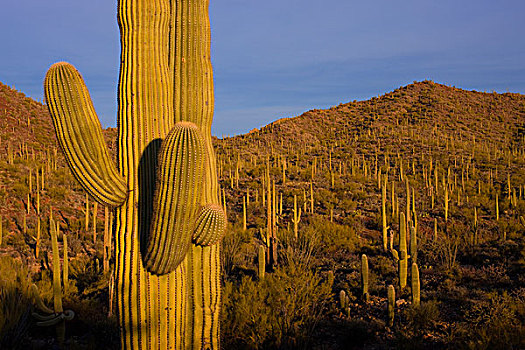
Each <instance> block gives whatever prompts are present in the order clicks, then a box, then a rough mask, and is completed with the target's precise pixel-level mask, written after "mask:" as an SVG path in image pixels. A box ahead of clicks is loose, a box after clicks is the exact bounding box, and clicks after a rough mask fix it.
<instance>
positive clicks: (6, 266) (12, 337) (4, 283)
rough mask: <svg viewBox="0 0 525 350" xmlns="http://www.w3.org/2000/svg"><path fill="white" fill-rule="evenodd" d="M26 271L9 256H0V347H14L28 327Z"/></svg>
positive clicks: (28, 301)
mask: <svg viewBox="0 0 525 350" xmlns="http://www.w3.org/2000/svg"><path fill="white" fill-rule="evenodd" d="M28 290H29V282H28V279H27V271H26V270H25V269H24V268H23V267H22V265H21V264H20V262H18V261H15V260H14V259H13V258H12V257H10V256H2V257H0V348H1V349H15V348H17V347H18V346H19V345H20V342H21V340H22V339H23V337H24V335H25V333H26V331H27V329H28V327H29V315H30V308H31V302H30V300H29V296H28Z"/></svg>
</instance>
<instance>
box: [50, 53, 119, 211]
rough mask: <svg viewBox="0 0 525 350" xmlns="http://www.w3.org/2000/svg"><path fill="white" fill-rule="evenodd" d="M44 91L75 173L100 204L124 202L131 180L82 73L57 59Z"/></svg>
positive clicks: (59, 136) (62, 145) (58, 135)
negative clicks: (108, 140) (113, 152)
mask: <svg viewBox="0 0 525 350" xmlns="http://www.w3.org/2000/svg"><path fill="white" fill-rule="evenodd" d="M44 92H45V97H46V101H47V106H48V109H49V112H50V114H51V116H52V118H53V124H54V126H55V131H56V134H57V138H58V142H59V144H60V147H61V148H62V150H63V151H64V154H65V156H66V160H67V162H68V164H69V168H70V169H71V171H72V173H73V175H74V176H75V178H76V179H77V180H78V181H79V182H80V184H81V185H82V187H83V188H84V189H85V190H86V191H87V192H88V193H89V194H90V195H91V196H92V197H93V198H95V199H96V201H97V202H99V203H100V204H103V205H108V206H111V207H117V206H120V205H121V204H122V203H124V201H125V200H126V197H127V194H128V190H127V184H126V181H125V179H124V178H123V177H122V176H121V175H120V174H119V172H118V170H117V167H116V166H115V164H114V163H113V161H112V159H111V158H110V156H109V152H108V150H107V147H106V144H105V142H104V138H103V136H102V128H101V126H100V122H99V121H98V118H97V115H96V113H95V109H94V107H93V103H92V102H91V98H90V96H89V92H88V90H87V87H86V85H85V84H84V81H83V79H82V77H81V76H80V73H79V72H78V71H77V70H76V69H75V67H73V66H72V65H71V64H69V63H66V62H59V63H55V64H54V65H52V66H51V67H50V68H49V70H48V72H47V74H46V78H45V82H44Z"/></svg>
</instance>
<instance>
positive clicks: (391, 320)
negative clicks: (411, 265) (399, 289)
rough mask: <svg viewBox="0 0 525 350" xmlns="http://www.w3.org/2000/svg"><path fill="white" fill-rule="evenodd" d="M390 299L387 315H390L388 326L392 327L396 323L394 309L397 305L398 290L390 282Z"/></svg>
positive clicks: (388, 290)
mask: <svg viewBox="0 0 525 350" xmlns="http://www.w3.org/2000/svg"><path fill="white" fill-rule="evenodd" d="M387 293H388V299H387V308H386V309H387V316H388V326H389V327H392V326H393V325H394V310H395V306H396V290H395V289H394V286H393V285H391V284H389V285H388V288H387Z"/></svg>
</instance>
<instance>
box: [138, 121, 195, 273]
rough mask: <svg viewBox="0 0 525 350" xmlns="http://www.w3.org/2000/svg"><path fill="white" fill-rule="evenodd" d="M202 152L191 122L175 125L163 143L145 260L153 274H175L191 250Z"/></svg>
mask: <svg viewBox="0 0 525 350" xmlns="http://www.w3.org/2000/svg"><path fill="white" fill-rule="evenodd" d="M204 152H205V149H204V140H203V138H202V136H201V134H200V131H199V130H198V129H197V127H196V126H195V124H193V123H188V122H180V123H177V124H176V125H175V127H174V128H173V129H172V130H171V132H170V133H169V134H168V136H167V137H166V139H165V140H164V141H163V143H162V148H161V150H160V160H159V169H158V173H157V185H156V187H157V190H156V192H155V198H154V202H153V205H154V209H153V211H154V212H155V216H154V218H153V223H152V226H151V232H150V234H149V237H148V238H147V243H146V245H147V246H146V256H145V258H144V260H145V262H146V267H147V268H148V270H149V271H150V272H152V273H155V274H158V275H163V274H166V273H169V272H172V271H174V270H175V268H176V267H177V266H178V265H179V264H180V263H181V262H182V260H184V257H185V256H186V253H187V251H188V249H189V248H190V244H191V239H192V234H193V226H194V222H195V216H196V214H197V209H198V207H197V204H198V203H197V201H198V199H199V198H201V196H202V194H201V193H200V192H201V191H200V189H201V187H200V184H201V183H202V177H203V170H204V163H205V153H204ZM180 203H184V205H180Z"/></svg>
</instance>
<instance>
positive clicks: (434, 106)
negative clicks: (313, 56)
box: [0, 81, 525, 349]
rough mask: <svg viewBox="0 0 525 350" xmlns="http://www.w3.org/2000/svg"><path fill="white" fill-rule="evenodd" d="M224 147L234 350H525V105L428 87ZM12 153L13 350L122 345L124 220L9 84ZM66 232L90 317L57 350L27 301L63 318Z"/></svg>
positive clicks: (3, 206) (2, 341)
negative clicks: (97, 196) (84, 182)
mask: <svg viewBox="0 0 525 350" xmlns="http://www.w3.org/2000/svg"><path fill="white" fill-rule="evenodd" d="M248 117H249V116H247V118H248ZM105 137H106V141H107V143H108V146H109V148H110V150H111V151H112V152H113V153H114V152H115V138H116V130H115V129H108V130H105ZM214 145H215V149H216V152H217V168H218V174H219V178H220V185H221V190H220V198H221V202H222V203H221V204H222V205H223V206H224V208H225V209H226V211H227V213H228V221H229V228H228V231H227V234H226V237H225V238H224V240H223V242H222V265H223V271H224V274H223V278H222V286H223V296H222V303H223V306H222V313H221V318H222V320H221V322H222V323H221V330H222V331H221V332H222V342H223V347H224V348H226V349H243V348H246V349H257V348H259V349H295V348H315V349H350V348H355V349H395V348H403V349H404V348H407V349H419V348H432V349H450V348H454V349H518V348H523V347H525V332H524V329H525V309H524V306H523V305H525V236H524V234H525V219H523V217H524V216H525V198H524V197H525V187H524V186H525V173H524V171H523V168H524V165H525V96H524V95H521V94H515V93H505V94H498V93H486V92H477V91H466V90H461V89H457V88H455V87H449V86H445V85H441V84H437V83H434V82H431V81H424V82H415V83H413V84H410V85H408V86H405V87H401V88H399V89H396V90H394V91H392V92H390V93H387V94H385V95H381V96H378V97H375V98H372V99H370V100H366V101H353V102H348V103H342V104H340V105H338V106H334V107H332V108H330V109H327V110H311V111H308V112H306V113H304V114H302V115H300V116H298V117H294V118H285V119H280V120H277V121H275V122H273V123H271V124H269V125H267V126H265V127H263V128H261V129H258V130H257V129H256V130H252V131H251V132H250V133H248V134H244V135H239V136H235V137H228V138H224V139H214ZM0 148H1V149H2V152H0V215H1V218H2V224H1V229H2V230H1V232H2V235H1V239H0V276H6V277H1V278H0V287H1V288H0V289H1V293H0V306H1V307H0V348H4V347H5V348H10V347H12V348H15V347H17V346H18V347H20V348H34V349H48V348H51V347H53V346H56V345H57V344H58V343H59V342H62V343H65V344H66V348H75V349H76V348H79V349H88V348H118V346H119V341H118V330H117V324H116V320H115V316H114V313H115V307H116V306H115V305H113V302H112V300H113V297H112V293H113V286H114V281H113V274H112V273H111V270H112V266H113V259H114V256H115V252H114V248H113V245H112V244H111V241H112V239H114V238H113V237H112V235H111V222H110V219H109V218H110V215H111V213H110V212H109V211H107V212H106V211H105V208H104V207H102V206H98V205H97V206H95V205H94V201H93V199H91V198H89V197H87V196H86V194H85V192H84V191H83V189H82V188H81V187H80V185H79V184H78V183H77V182H76V181H75V180H74V178H73V176H72V175H71V173H70V171H69V169H68V168H67V165H66V161H65V159H64V157H63V155H62V153H61V151H60V149H59V147H58V145H57V141H56V138H55V136H54V130H53V126H52V121H51V118H50V116H49V114H48V112H47V109H46V107H45V106H43V105H42V104H40V103H38V102H35V101H33V100H32V99H30V98H27V97H26V96H25V95H24V94H23V93H21V92H18V91H16V90H14V89H12V88H10V87H8V86H6V85H3V84H1V83H0ZM294 202H295V203H294ZM50 216H52V217H53V221H51V220H50ZM95 218H96V219H95ZM55 221H56V222H57V223H58V228H59V234H58V247H59V250H60V252H61V254H64V251H65V249H64V237H66V240H67V260H68V262H69V272H68V276H67V278H68V279H69V286H68V288H67V290H64V291H63V292H64V293H63V294H64V295H63V302H64V308H65V309H71V310H73V311H74V312H75V314H76V315H75V317H74V319H73V320H71V321H68V322H66V325H67V326H66V327H67V330H66V333H65V337H63V339H60V337H58V339H60V340H59V341H57V340H56V339H57V337H56V335H55V329H54V327H40V326H38V325H36V322H35V320H34V319H33V317H32V316H31V312H32V311H34V310H35V308H36V305H35V301H34V298H33V297H32V295H31V293H29V286H30V285H31V284H33V283H34V284H35V285H36V286H37V288H38V290H39V293H40V294H41V296H42V299H43V300H44V303H46V304H47V305H52V303H53V290H52V275H53V274H52V270H53V269H54V268H53V266H52V262H53V253H52V244H51V239H50V233H49V232H50V225H49V223H50V222H55ZM94 223H95V225H94ZM61 261H62V264H64V255H62V256H61ZM365 261H366V263H365ZM414 266H415V267H414ZM64 277H65V275H64ZM389 286H392V287H389ZM388 290H391V291H392V290H393V291H394V292H395V298H394V299H393V298H392V295H390V298H389V292H388ZM390 293H391V292H390ZM6 305H9V306H10V307H7V306H6Z"/></svg>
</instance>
